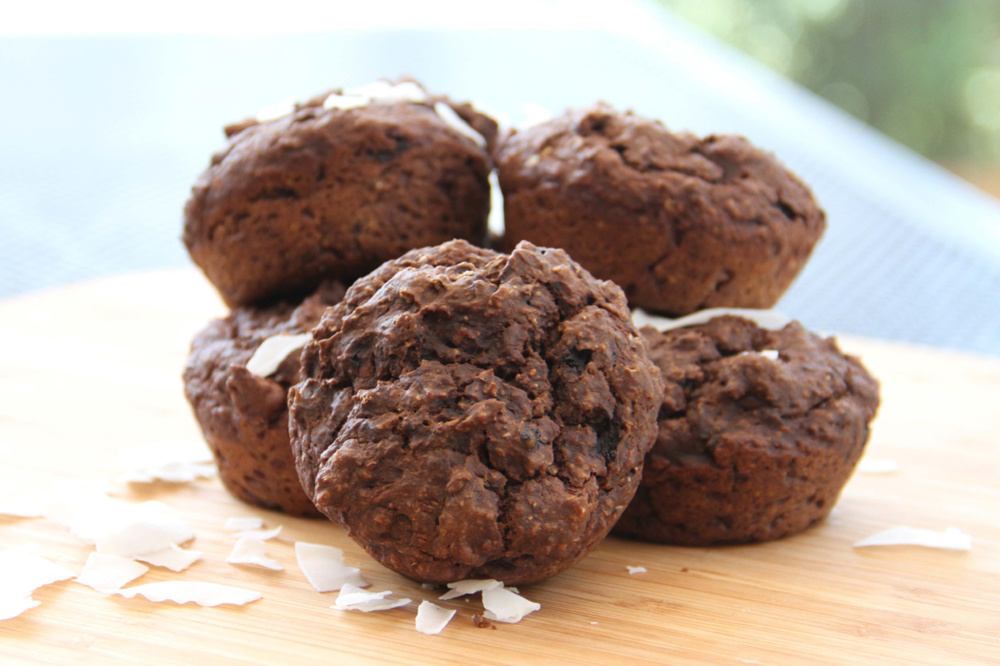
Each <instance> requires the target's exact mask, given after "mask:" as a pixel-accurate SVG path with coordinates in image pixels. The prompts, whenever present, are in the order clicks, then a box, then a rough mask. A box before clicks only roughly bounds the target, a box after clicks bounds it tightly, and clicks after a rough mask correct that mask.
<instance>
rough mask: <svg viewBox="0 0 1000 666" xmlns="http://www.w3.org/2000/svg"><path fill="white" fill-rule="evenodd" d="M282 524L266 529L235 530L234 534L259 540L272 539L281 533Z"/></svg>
mask: <svg viewBox="0 0 1000 666" xmlns="http://www.w3.org/2000/svg"><path fill="white" fill-rule="evenodd" d="M281 529H282V526H281V525H278V526H277V527H274V528H271V529H266V530H243V531H241V532H233V536H234V537H236V538H237V539H257V540H259V541H270V540H271V539H273V538H274V537H276V536H278V535H279V534H281Z"/></svg>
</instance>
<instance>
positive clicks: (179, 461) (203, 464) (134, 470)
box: [116, 441, 215, 483]
mask: <svg viewBox="0 0 1000 666" xmlns="http://www.w3.org/2000/svg"><path fill="white" fill-rule="evenodd" d="M116 462H117V464H118V466H119V467H122V468H124V469H126V470H128V471H126V472H125V474H123V475H122V476H121V477H120V480H121V481H122V482H124V483H153V482H156V481H166V482H168V483H190V482H191V481H195V480H196V479H210V478H212V477H213V476H215V463H214V462H213V459H212V452H211V451H209V449H208V447H207V446H205V444H204V442H196V441H177V442H151V443H149V444H144V445H142V446H136V447H131V448H128V449H125V450H123V451H121V452H120V453H119V454H118V458H117V460H116Z"/></svg>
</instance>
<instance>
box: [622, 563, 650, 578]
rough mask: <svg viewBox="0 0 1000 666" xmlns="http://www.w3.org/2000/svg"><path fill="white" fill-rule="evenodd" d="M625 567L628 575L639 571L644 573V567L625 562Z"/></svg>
mask: <svg viewBox="0 0 1000 666" xmlns="http://www.w3.org/2000/svg"><path fill="white" fill-rule="evenodd" d="M625 568H626V569H628V573H629V575H630V576H634V575H635V574H640V573H646V567H633V566H631V565H628V564H626V565H625Z"/></svg>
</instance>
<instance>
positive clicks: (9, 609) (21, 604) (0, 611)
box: [0, 596, 41, 620]
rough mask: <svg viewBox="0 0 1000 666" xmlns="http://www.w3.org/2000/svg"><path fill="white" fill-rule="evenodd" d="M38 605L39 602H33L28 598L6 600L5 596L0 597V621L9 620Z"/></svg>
mask: <svg viewBox="0 0 1000 666" xmlns="http://www.w3.org/2000/svg"><path fill="white" fill-rule="evenodd" d="M39 604H41V602H40V601H35V600H34V599H32V598H31V597H30V596H27V597H24V598H23V599H7V598H6V597H5V596H0V620H11V619H13V618H15V617H17V616H18V615H20V614H21V613H23V612H24V611H26V610H30V609H32V608H34V607H35V606H38V605H39Z"/></svg>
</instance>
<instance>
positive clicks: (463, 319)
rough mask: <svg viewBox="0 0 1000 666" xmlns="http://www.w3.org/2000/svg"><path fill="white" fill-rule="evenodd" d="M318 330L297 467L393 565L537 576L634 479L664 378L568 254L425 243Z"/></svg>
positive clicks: (450, 574)
mask: <svg viewBox="0 0 1000 666" xmlns="http://www.w3.org/2000/svg"><path fill="white" fill-rule="evenodd" d="M313 336H314V341H313V342H312V343H310V344H309V345H307V347H306V349H305V351H304V353H303V371H304V374H305V376H306V379H305V381H303V382H302V383H300V384H298V385H297V386H295V387H293V389H292V391H291V393H290V398H289V404H290V415H291V416H290V432H291V438H292V446H293V451H294V452H295V455H296V464H297V466H298V470H299V476H300V478H301V480H302V482H303V486H304V487H305V488H306V492H307V493H310V492H311V494H312V498H313V500H314V502H315V503H316V505H317V507H318V508H319V509H320V510H321V511H323V512H324V513H325V514H326V515H327V516H328V517H330V518H331V519H332V520H334V521H335V522H339V523H341V524H343V525H345V526H346V527H347V529H348V532H349V534H350V535H351V536H352V537H353V538H355V539H356V540H357V541H358V542H359V543H360V544H361V545H362V546H363V547H364V548H365V549H366V550H368V552H369V553H371V554H372V555H373V556H374V557H375V558H376V559H377V560H379V561H380V562H382V563H383V564H385V565H386V566H389V567H390V568H393V569H395V570H397V571H400V572H401V573H403V574H405V575H408V576H411V577H413V578H416V579H419V580H422V581H427V582H434V583H442V582H450V581H454V580H460V579H463V578H474V577H489V578H497V579H499V580H503V581H504V582H507V583H510V584H513V583H525V582H531V581H536V580H541V579H543V578H546V577H548V576H551V575H553V574H555V573H558V572H559V571H561V570H562V569H564V568H565V567H567V566H569V565H570V564H571V563H572V562H574V561H575V560H577V559H578V558H579V557H582V556H583V555H584V554H585V553H586V552H587V551H588V550H589V549H590V548H591V547H592V546H593V545H594V544H595V543H597V541H599V540H600V539H601V538H602V537H603V536H604V535H605V534H606V533H607V531H608V530H610V528H611V526H612V525H613V523H614V521H615V519H617V517H618V515H619V514H620V512H621V510H622V509H623V508H624V506H625V504H627V502H628V500H629V499H630V498H631V496H632V494H633V492H634V490H635V485H636V484H637V483H638V479H639V474H640V470H641V465H642V459H643V457H644V456H645V453H646V451H647V450H648V448H649V446H650V445H651V444H652V439H653V435H654V429H655V417H656V407H657V404H658V401H659V396H660V387H659V377H658V375H657V372H656V369H655V368H654V367H653V365H652V364H651V363H650V362H649V360H648V358H647V355H646V348H645V343H644V342H643V340H642V338H641V336H639V334H638V333H637V332H636V331H635V328H634V327H633V325H632V323H631V318H630V314H629V311H628V308H627V307H626V304H625V299H624V297H623V295H622V293H621V290H620V289H618V288H617V287H616V286H615V285H614V284H612V283H610V282H604V281H599V280H596V279H594V278H593V277H592V276H590V275H589V274H588V273H587V272H586V271H584V270H582V269H581V268H580V267H579V266H578V265H576V264H575V263H574V262H573V261H572V260H570V259H569V257H568V256H567V255H566V254H565V253H564V252H562V251H559V250H550V249H541V248H536V247H534V246H532V245H530V244H527V243H524V244H521V245H519V246H518V247H517V248H516V249H515V250H514V252H512V253H511V254H510V255H502V254H497V253H495V252H492V251H489V250H484V249H479V248H474V247H472V246H470V245H469V244H467V243H464V242H461V241H455V242H451V243H446V244H444V245H442V246H439V247H436V248H427V249H423V250H415V251H412V252H410V253H408V254H406V255H404V256H403V257H401V258H400V259H398V260H396V261H393V262H389V263H387V264H386V265H384V266H382V267H381V268H380V269H378V270H377V271H375V272H374V273H373V274H372V275H370V276H368V277H366V278H364V279H362V280H359V281H358V282H357V283H355V284H354V285H353V286H352V287H351V289H350V290H348V293H347V296H346V297H345V300H344V301H343V302H342V303H341V304H339V305H338V306H336V307H334V308H332V309H331V310H329V311H327V314H326V315H325V316H324V318H323V321H322V322H321V323H320V325H319V326H318V327H317V328H316V329H314V332H313Z"/></svg>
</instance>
